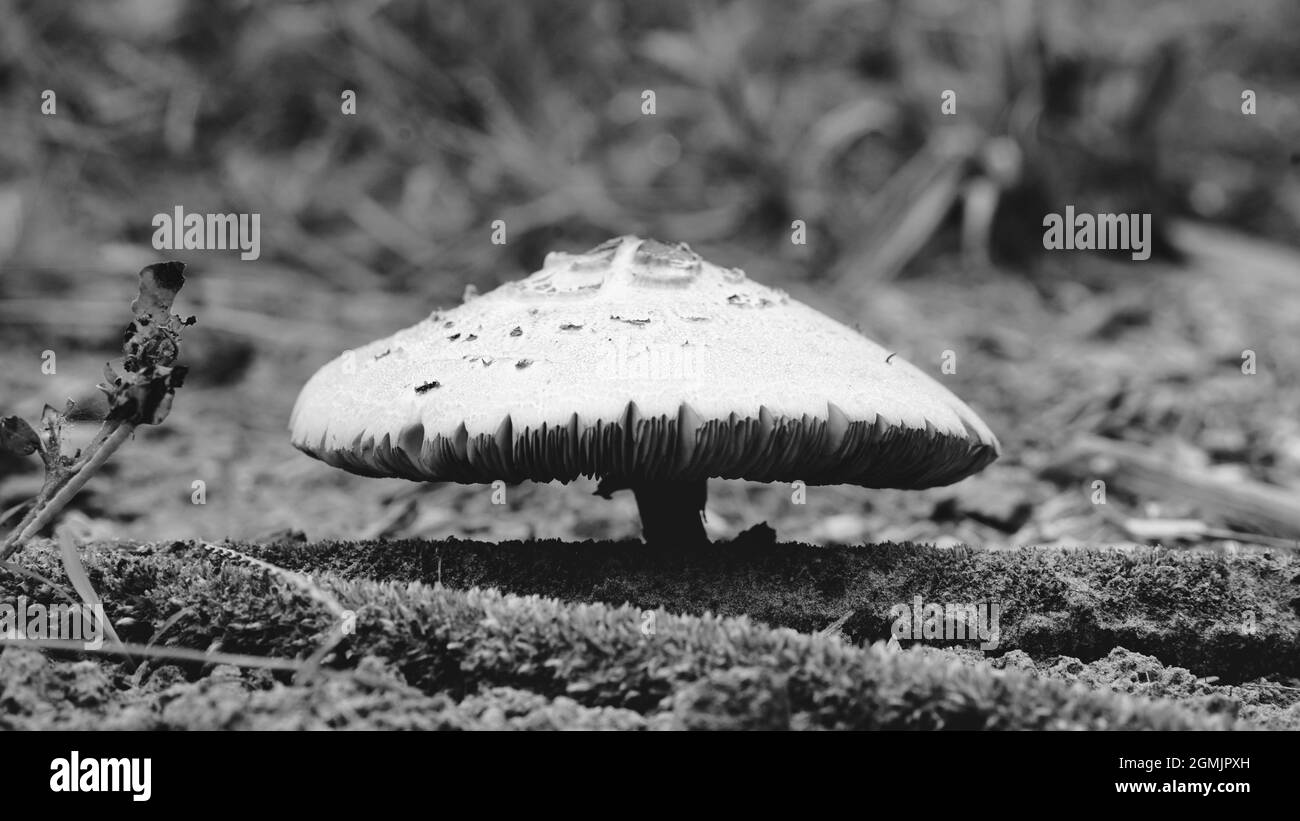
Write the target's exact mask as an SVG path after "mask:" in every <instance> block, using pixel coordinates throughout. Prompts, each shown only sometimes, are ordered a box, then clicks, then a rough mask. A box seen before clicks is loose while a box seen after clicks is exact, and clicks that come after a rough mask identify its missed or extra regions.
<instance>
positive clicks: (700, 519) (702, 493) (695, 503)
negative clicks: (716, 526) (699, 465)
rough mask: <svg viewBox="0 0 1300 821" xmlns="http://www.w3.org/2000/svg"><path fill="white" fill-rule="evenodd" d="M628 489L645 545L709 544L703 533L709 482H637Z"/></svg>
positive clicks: (699, 480) (698, 480) (704, 480)
mask: <svg viewBox="0 0 1300 821" xmlns="http://www.w3.org/2000/svg"><path fill="white" fill-rule="evenodd" d="M631 487H632V492H633V493H634V494H636V506H637V510H638V511H640V513H641V535H642V537H643V538H644V539H645V540H646V543H647V544H688V545H698V544H708V543H709V537H708V536H707V535H706V534H705V532H704V503H705V500H706V499H708V496H709V483H708V480H706V479H696V480H694V481H689V482H639V483H636V484H633V485H632V486H631Z"/></svg>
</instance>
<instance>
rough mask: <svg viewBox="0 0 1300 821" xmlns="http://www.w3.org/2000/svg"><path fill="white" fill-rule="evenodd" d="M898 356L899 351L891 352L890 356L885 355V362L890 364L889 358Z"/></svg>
mask: <svg viewBox="0 0 1300 821" xmlns="http://www.w3.org/2000/svg"><path fill="white" fill-rule="evenodd" d="M896 356H898V351H894V352H893V353H891V354H890V355H889V356H887V357H885V364H886V365H888V364H889V360H891V359H893V358H894V357H896Z"/></svg>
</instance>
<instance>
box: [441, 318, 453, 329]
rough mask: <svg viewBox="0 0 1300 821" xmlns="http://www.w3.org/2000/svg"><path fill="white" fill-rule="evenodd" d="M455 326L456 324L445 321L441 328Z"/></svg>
mask: <svg viewBox="0 0 1300 821" xmlns="http://www.w3.org/2000/svg"><path fill="white" fill-rule="evenodd" d="M455 324H456V323H455V322H452V321H451V320H450V319H449V320H447V321H446V322H444V323H442V327H444V328H450V327H451V326H452V325H455Z"/></svg>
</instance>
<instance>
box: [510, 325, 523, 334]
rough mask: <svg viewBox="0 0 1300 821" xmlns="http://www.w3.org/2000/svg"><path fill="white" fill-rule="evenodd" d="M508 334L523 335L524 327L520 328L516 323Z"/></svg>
mask: <svg viewBox="0 0 1300 821" xmlns="http://www.w3.org/2000/svg"><path fill="white" fill-rule="evenodd" d="M510 335H511V336H523V335H524V329H523V328H521V327H519V326H518V325H516V326H515V329H514V330H513V331H511V332H510Z"/></svg>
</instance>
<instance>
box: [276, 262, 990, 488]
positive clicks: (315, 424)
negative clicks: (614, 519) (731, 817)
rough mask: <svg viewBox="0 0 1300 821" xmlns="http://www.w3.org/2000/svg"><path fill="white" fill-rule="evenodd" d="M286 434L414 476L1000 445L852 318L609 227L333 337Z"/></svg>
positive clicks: (886, 477)
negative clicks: (370, 338)
mask: <svg viewBox="0 0 1300 821" xmlns="http://www.w3.org/2000/svg"><path fill="white" fill-rule="evenodd" d="M290 428H291V430H292V436H293V443H294V445H296V446H297V447H298V448H300V449H302V450H303V451H306V452H307V453H309V454H311V455H312V456H315V457H316V458H318V459H321V460H323V461H325V462H327V463H329V464H331V465H334V466H336V467H341V468H343V469H345V470H349V471H351V472H353V473H359V474H362V475H368V476H400V477H404V478H408V479H415V480H424V481H454V482H466V483H476V482H491V481H494V480H497V479H501V480H504V481H506V482H516V481H520V480H524V479H531V480H535V481H550V480H560V481H564V482H567V481H570V480H572V479H575V478H577V477H579V476H599V477H606V478H617V479H622V480H627V481H650V480H682V481H689V480H698V479H704V478H708V477H722V478H732V479H750V480H754V481H794V480H802V481H804V482H806V483H808V484H838V483H850V484H858V485H863V486H866V487H903V488H921V487H931V486H935V485H943V484H948V483H951V482H955V481H957V480H958V479H961V478H963V477H965V476H968V475H970V474H972V473H974V472H976V471H978V470H981V469H982V468H984V467H985V466H986V465H988V464H989V463H990V462H992V461H993V460H994V459H996V458H997V456H998V453H999V446H998V441H997V439H996V438H995V437H994V435H993V433H992V432H991V431H990V430H989V429H988V427H987V426H986V425H985V424H984V423H983V422H982V421H981V420H980V418H979V417H978V416H976V415H975V413H974V412H973V411H972V410H971V409H970V408H969V407H967V406H966V405H965V404H964V403H963V402H962V401H961V400H959V399H958V398H957V397H956V396H954V395H953V394H952V393H951V392H950V391H948V389H947V388H944V387H943V386H942V385H940V384H939V383H938V382H936V381H934V380H933V379H931V378H930V377H929V376H927V375H925V374H924V373H922V372H921V371H920V370H918V369H917V368H915V367H914V366H912V365H910V364H908V363H907V362H905V361H903V360H902V359H901V358H900V357H898V356H893V355H891V354H890V352H889V351H887V350H885V349H884V348H882V347H880V346H879V345H877V344H876V343H874V342H872V341H871V340H869V339H866V338H864V337H863V336H861V335H860V334H858V333H857V332H855V331H853V330H851V329H850V328H848V327H846V326H844V325H842V324H840V323H838V322H836V321H834V320H832V319H830V318H829V317H826V316H825V315H823V314H821V313H819V312H817V311H815V310H813V309H812V308H809V307H808V306H806V305H803V304H801V303H799V302H796V301H794V300H792V299H790V298H789V297H788V296H787V295H786V294H784V293H783V292H781V291H778V290H774V289H772V288H767V287H764V286H762V285H759V284H757V283H755V282H751V281H750V280H748V279H746V278H745V276H744V274H743V273H742V272H740V271H739V270H736V269H726V268H719V267H717V266H715V265H712V264H710V263H708V262H705V261H704V260H702V259H701V258H700V257H699V256H698V255H696V254H695V253H693V252H692V251H691V250H690V249H689V248H688V247H686V246H685V245H667V244H664V243H661V242H657V241H655V240H644V241H643V240H641V239H638V238H636V237H620V238H618V239H614V240H610V241H608V242H606V243H604V244H602V245H600V246H598V247H596V248H594V249H592V250H591V251H589V252H588V253H585V254H576V255H575V254H564V253H552V254H549V255H548V256H547V258H546V261H545V264H544V266H543V267H542V269H541V270H540V271H538V272H536V273H534V274H532V275H531V276H529V277H528V278H526V279H523V280H520V281H517V282H510V283H507V284H505V285H502V286H501V287H499V288H497V289H496V290H494V291H492V292H490V293H488V294H485V295H483V296H478V297H475V298H472V299H471V300H470V301H467V302H466V303H465V304H464V305H461V306H460V307H458V308H455V309H452V310H449V311H446V312H436V313H434V314H433V315H432V316H430V317H429V318H428V319H426V320H424V321H423V322H421V323H419V324H417V325H414V326H412V327H410V328H407V329H405V330H403V331H399V332H397V333H396V334H394V335H392V336H390V337H388V338H386V339H381V340H379V341H377V342H373V343H371V344H369V345H366V346H364V347H362V348H359V349H357V350H355V351H350V352H346V353H344V354H343V355H342V356H340V357H339V358H338V359H335V360H334V361H333V362H330V363H329V364H327V365H325V366H324V367H323V368H321V369H320V371H318V372H317V373H316V375H315V376H313V377H312V378H311V380H310V381H309V382H308V383H307V385H306V387H304V388H303V390H302V394H301V395H300V396H299V397H298V402H297V404H296V405H295V407H294V410H293V417H292V420H291V422H290Z"/></svg>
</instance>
